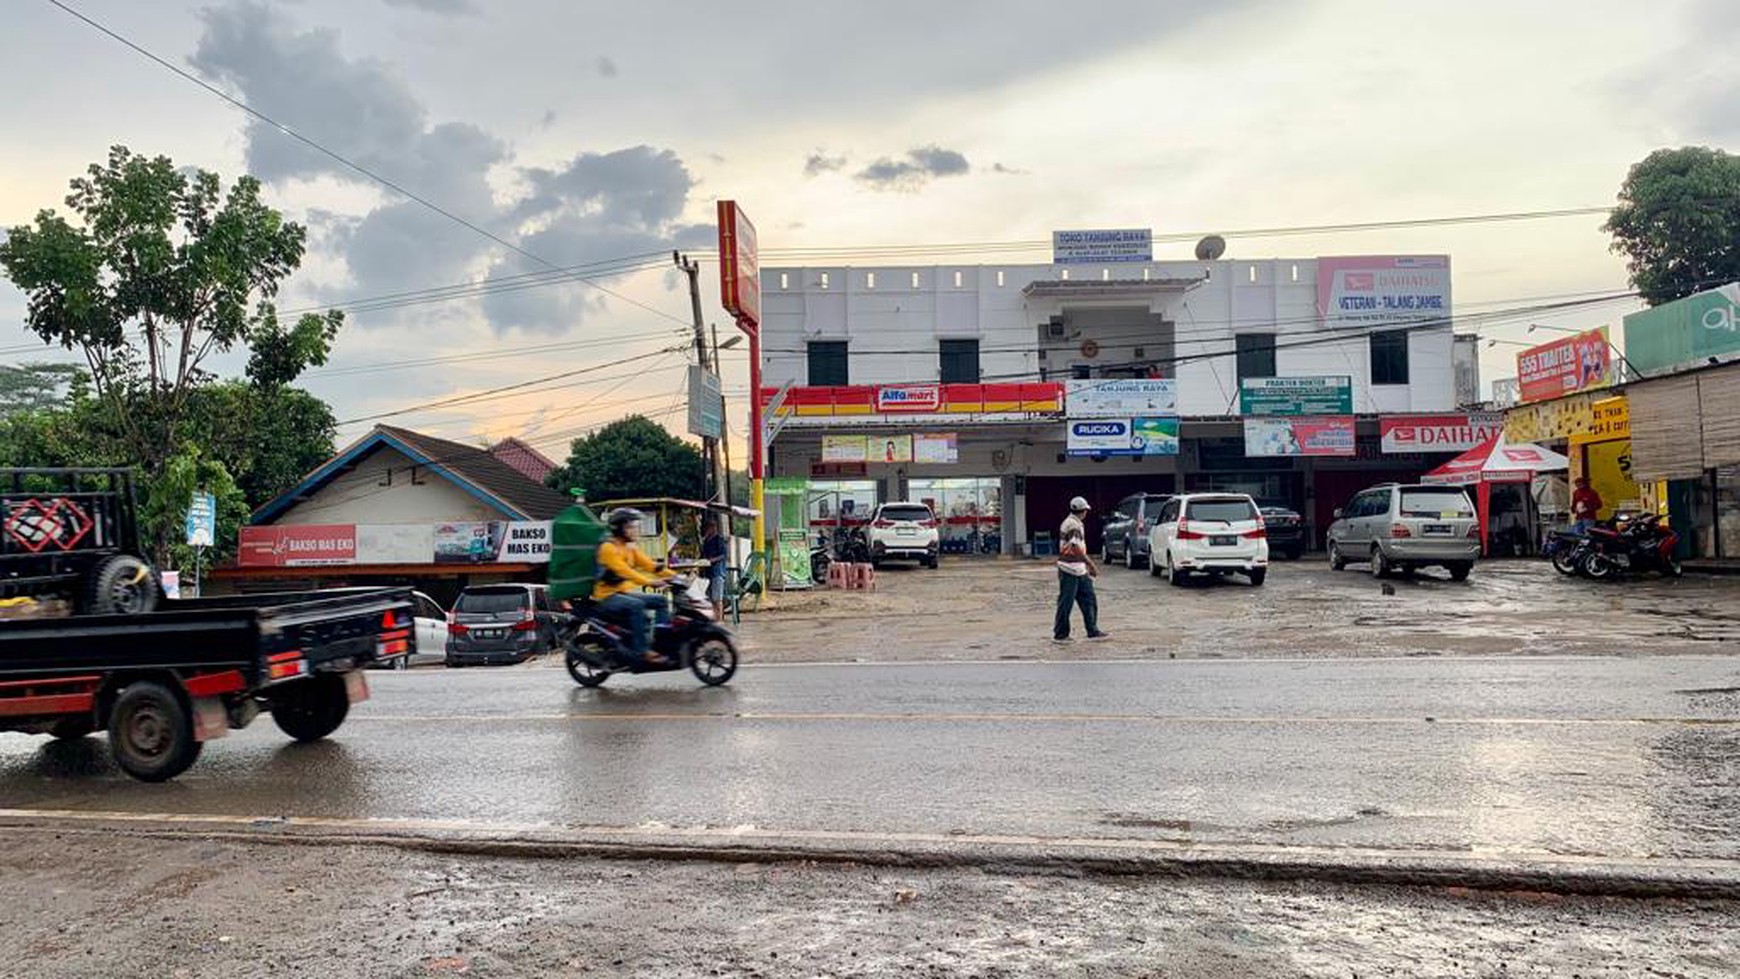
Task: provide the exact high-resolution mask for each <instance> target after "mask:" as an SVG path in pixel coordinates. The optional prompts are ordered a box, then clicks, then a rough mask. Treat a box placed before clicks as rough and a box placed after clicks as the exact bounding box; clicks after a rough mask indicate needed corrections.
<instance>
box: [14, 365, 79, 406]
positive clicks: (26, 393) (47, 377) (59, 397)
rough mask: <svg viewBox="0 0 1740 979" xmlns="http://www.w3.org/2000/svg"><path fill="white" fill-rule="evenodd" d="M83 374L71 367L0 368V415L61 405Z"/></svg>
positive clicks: (76, 368)
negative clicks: (69, 390)
mask: <svg viewBox="0 0 1740 979" xmlns="http://www.w3.org/2000/svg"><path fill="white" fill-rule="evenodd" d="M85 376H86V375H85V374H84V372H83V371H81V370H79V368H78V367H77V366H76V365H73V364H19V365H18V366H17V367H6V366H0V415H13V414H17V413H18V412H21V411H36V410H38V409H40V408H48V407H51V406H53V405H57V404H60V403H61V402H62V401H63V400H64V399H65V398H66V395H67V392H68V389H69V388H70V387H72V386H73V385H75V384H79V383H80V382H81V379H83V378H84V377H85Z"/></svg>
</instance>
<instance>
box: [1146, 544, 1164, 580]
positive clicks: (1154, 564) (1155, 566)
mask: <svg viewBox="0 0 1740 979" xmlns="http://www.w3.org/2000/svg"><path fill="white" fill-rule="evenodd" d="M1161 573H1162V569H1161V567H1160V562H1159V561H1156V560H1154V552H1153V551H1152V550H1150V551H1149V552H1148V576H1149V577H1150V578H1158V577H1160V575H1161Z"/></svg>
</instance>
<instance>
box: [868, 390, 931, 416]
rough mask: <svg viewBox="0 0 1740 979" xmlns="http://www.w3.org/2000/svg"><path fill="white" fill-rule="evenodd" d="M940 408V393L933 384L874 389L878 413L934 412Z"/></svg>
mask: <svg viewBox="0 0 1740 979" xmlns="http://www.w3.org/2000/svg"><path fill="white" fill-rule="evenodd" d="M940 407H942V391H941V390H940V389H939V388H937V386H936V385H934V384H921V385H915V386H910V387H889V388H877V389H876V409H877V410H878V411H936V410H937V409H938V408H940Z"/></svg>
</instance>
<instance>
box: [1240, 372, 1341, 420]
mask: <svg viewBox="0 0 1740 979" xmlns="http://www.w3.org/2000/svg"><path fill="white" fill-rule="evenodd" d="M1239 413H1240V414H1244V415H1351V414H1353V378H1351V377H1349V376H1348V375H1346V374H1331V375H1326V376H1323V377H1247V378H1245V379H1244V380H1242V381H1240V382H1239Z"/></svg>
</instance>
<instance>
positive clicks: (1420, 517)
mask: <svg viewBox="0 0 1740 979" xmlns="http://www.w3.org/2000/svg"><path fill="white" fill-rule="evenodd" d="M1328 538H1329V540H1328V550H1329V566H1330V567H1331V568H1333V569H1335V570H1336V571H1340V570H1341V569H1342V568H1345V567H1347V566H1348V565H1349V564H1354V563H1357V562H1360V561H1369V562H1371V573H1372V575H1373V576H1374V577H1378V578H1385V577H1388V576H1389V575H1390V574H1391V573H1392V572H1395V571H1398V570H1399V571H1402V572H1403V573H1407V574H1412V573H1413V572H1414V571H1416V570H1418V569H1420V568H1425V567H1431V566H1432V565H1437V566H1438V567H1441V568H1443V569H1444V570H1446V571H1448V572H1450V577H1451V578H1453V579H1455V580H1457V581H1463V580H1466V579H1467V577H1468V573H1469V572H1470V571H1472V570H1473V569H1474V561H1475V559H1476V558H1478V557H1479V556H1480V521H1479V519H1478V518H1477V517H1476V516H1475V512H1474V504H1472V503H1470V502H1469V501H1468V494H1466V493H1464V492H1462V490H1461V489H1458V488H1457V487H1454V486H1404V485H1400V484H1397V483H1386V484H1383V485H1381V486H1373V487H1371V488H1370V489H1367V490H1362V491H1360V492H1359V493H1358V494H1356V495H1355V496H1354V498H1353V499H1352V500H1350V501H1348V504H1347V506H1345V507H1343V508H1341V509H1340V510H1337V511H1335V522H1334V523H1332V524H1330V525H1329V534H1328Z"/></svg>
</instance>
